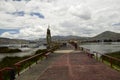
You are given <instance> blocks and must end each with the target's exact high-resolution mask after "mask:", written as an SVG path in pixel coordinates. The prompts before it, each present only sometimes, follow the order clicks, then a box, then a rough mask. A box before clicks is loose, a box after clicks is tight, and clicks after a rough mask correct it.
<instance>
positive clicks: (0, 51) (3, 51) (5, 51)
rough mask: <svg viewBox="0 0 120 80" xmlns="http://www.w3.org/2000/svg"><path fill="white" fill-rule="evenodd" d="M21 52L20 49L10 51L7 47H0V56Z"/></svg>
mask: <svg viewBox="0 0 120 80" xmlns="http://www.w3.org/2000/svg"><path fill="white" fill-rule="evenodd" d="M17 52H22V51H21V50H20V49H10V48H8V47H0V54H3V53H17Z"/></svg>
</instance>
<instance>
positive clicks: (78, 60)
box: [16, 51, 120, 80]
mask: <svg viewBox="0 0 120 80" xmlns="http://www.w3.org/2000/svg"><path fill="white" fill-rule="evenodd" d="M16 80H120V72H118V71H116V70H113V69H111V68H110V67H108V66H107V65H105V64H103V63H101V62H98V61H96V60H95V59H92V58H89V57H88V56H87V55H85V54H84V53H82V52H80V51H72V52H68V54H65V53H61V54H60V53H53V54H51V55H50V56H49V57H48V58H47V59H45V60H43V61H41V62H40V63H38V64H37V65H34V66H33V67H32V68H31V69H29V70H28V71H26V72H24V73H23V74H21V75H20V76H19V77H18V78H17V79H16Z"/></svg>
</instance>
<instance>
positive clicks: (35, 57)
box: [0, 50, 51, 80]
mask: <svg viewBox="0 0 120 80" xmlns="http://www.w3.org/2000/svg"><path fill="white" fill-rule="evenodd" d="M50 52H51V50H48V51H46V52H44V53H41V54H35V55H32V56H30V57H28V58H26V59H23V60H21V61H19V62H17V63H15V64H13V67H5V68H2V69H0V80H4V78H3V77H4V75H3V73H4V72H5V71H9V72H11V71H13V70H14V72H13V73H15V75H16V73H17V75H18V76H19V75H20V71H21V70H22V67H23V65H25V64H27V63H28V65H27V67H25V68H28V67H29V68H30V67H31V65H32V63H31V62H29V61H31V60H33V62H34V63H36V64H37V61H38V60H39V58H40V57H42V56H44V57H47V55H46V54H48V53H50ZM15 75H9V76H11V77H15ZM10 80H14V78H13V79H10Z"/></svg>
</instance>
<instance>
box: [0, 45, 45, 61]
mask: <svg viewBox="0 0 120 80" xmlns="http://www.w3.org/2000/svg"><path fill="white" fill-rule="evenodd" d="M19 49H21V50H22V52H19V53H12V54H10V53H6V54H0V61H1V60H2V59H3V58H5V57H7V56H11V57H14V56H18V57H23V56H28V55H33V54H34V53H35V51H36V50H38V49H46V47H45V46H40V47H39V48H19Z"/></svg>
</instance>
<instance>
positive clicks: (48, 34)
mask: <svg viewBox="0 0 120 80" xmlns="http://www.w3.org/2000/svg"><path fill="white" fill-rule="evenodd" d="M49 28H50V26H48V28H47V36H46V41H47V49H50V48H51V32H50V29H49Z"/></svg>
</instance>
